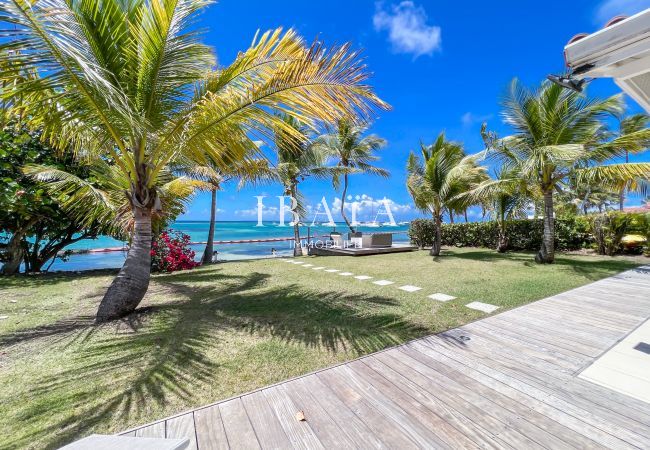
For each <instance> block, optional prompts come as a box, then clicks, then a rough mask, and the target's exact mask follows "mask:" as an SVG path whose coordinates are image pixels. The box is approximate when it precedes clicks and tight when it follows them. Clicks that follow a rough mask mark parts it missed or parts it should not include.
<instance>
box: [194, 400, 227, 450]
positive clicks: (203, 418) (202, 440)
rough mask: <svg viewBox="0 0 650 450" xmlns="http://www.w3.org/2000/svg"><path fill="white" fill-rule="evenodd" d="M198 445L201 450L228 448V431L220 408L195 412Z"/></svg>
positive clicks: (210, 407)
mask: <svg viewBox="0 0 650 450" xmlns="http://www.w3.org/2000/svg"><path fill="white" fill-rule="evenodd" d="M194 425H195V427H196V443H197V445H198V447H199V449H201V450H225V449H227V448H228V438H227V437H226V430H225V428H224V426H223V422H222V421H221V413H220V412H219V406H217V405H214V406H209V407H207V408H203V409H199V410H196V411H194Z"/></svg>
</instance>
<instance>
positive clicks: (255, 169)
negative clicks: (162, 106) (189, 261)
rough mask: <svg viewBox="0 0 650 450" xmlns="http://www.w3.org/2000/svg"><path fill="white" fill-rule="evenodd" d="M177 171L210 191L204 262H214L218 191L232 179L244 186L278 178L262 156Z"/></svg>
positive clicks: (201, 187)
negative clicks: (208, 222) (223, 165)
mask: <svg viewBox="0 0 650 450" xmlns="http://www.w3.org/2000/svg"><path fill="white" fill-rule="evenodd" d="M176 171H177V172H179V173H182V174H184V175H186V176H188V177H189V178H191V179H192V180H195V181H197V182H198V183H199V185H198V187H199V188H200V189H201V190H203V191H206V192H210V225H209V227H208V240H207V242H206V244H205V250H204V251H203V257H202V258H201V263H202V264H210V263H212V257H213V254H214V229H215V223H216V220H217V193H218V192H219V191H220V190H221V189H222V188H223V185H224V184H225V183H227V182H229V181H232V180H239V183H238V186H239V188H242V187H243V186H244V185H246V184H257V183H259V182H264V181H271V180H273V179H275V178H276V174H275V172H274V171H273V170H272V169H271V168H270V167H269V165H268V161H267V160H266V159H261V158H260V159H247V160H244V161H241V162H238V163H234V164H231V165H228V166H225V167H222V166H219V165H218V164H215V163H214V162H212V163H208V164H206V165H204V166H196V165H192V164H189V165H187V166H182V167H178V168H176Z"/></svg>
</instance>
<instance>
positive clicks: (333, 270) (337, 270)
mask: <svg viewBox="0 0 650 450" xmlns="http://www.w3.org/2000/svg"><path fill="white" fill-rule="evenodd" d="M325 272H331V273H334V272H340V270H339V269H327V270H326V271H325Z"/></svg>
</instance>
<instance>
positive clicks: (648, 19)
mask: <svg viewBox="0 0 650 450" xmlns="http://www.w3.org/2000/svg"><path fill="white" fill-rule="evenodd" d="M645 40H649V41H650V8H648V9H646V10H644V11H641V12H639V13H638V14H635V15H633V16H631V17H628V18H627V19H625V20H622V21H620V22H618V23H616V24H614V25H612V26H609V27H607V28H603V29H601V30H598V31H596V32H595V33H593V34H590V35H588V36H586V37H584V38H582V39H580V40H578V41H576V42H573V43H572V44H569V45H567V46H566V47H564V55H565V60H566V63H567V65H568V66H570V67H572V68H573V69H576V68H578V67H580V66H584V65H585V64H594V65H595V66H596V67H598V66H601V65H602V63H600V60H602V59H605V60H606V64H612V63H614V62H617V60H620V59H624V58H625V57H628V56H629V55H620V56H617V55H616V53H617V51H619V50H621V49H622V48H624V47H629V46H630V45H633V44H635V43H637V42H639V41H645ZM623 53H627V52H623Z"/></svg>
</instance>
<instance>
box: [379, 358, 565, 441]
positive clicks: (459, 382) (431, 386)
mask: <svg viewBox="0 0 650 450" xmlns="http://www.w3.org/2000/svg"><path fill="white" fill-rule="evenodd" d="M402 350H403V351H402V352H394V353H393V352H391V353H387V354H382V355H379V356H378V359H380V360H381V361H382V362H383V363H385V364H386V365H389V366H390V367H391V368H394V369H396V370H399V371H400V372H401V373H404V371H406V370H408V368H409V367H410V368H411V373H410V376H411V377H412V378H413V380H414V381H415V382H416V383H418V384H420V385H422V386H423V387H424V388H425V389H427V390H428V391H429V392H431V393H434V395H436V396H439V397H440V398H442V399H443V400H444V401H445V402H447V403H448V404H449V405H450V406H452V407H454V408H456V409H458V410H459V411H460V412H461V413H462V414H464V415H465V416H467V417H468V418H469V419H470V420H472V421H473V422H475V423H477V424H479V425H481V426H482V427H484V428H485V429H488V430H490V431H492V432H494V433H495V435H496V437H497V439H499V440H500V441H503V442H505V443H506V444H507V445H508V446H510V447H512V448H515V449H520V448H545V445H548V444H552V446H553V448H565V449H566V448H569V446H568V445H567V444H566V443H564V442H563V441H562V440H560V439H557V438H556V437H555V436H553V434H551V433H549V432H547V431H546V430H545V429H544V428H541V427H540V426H538V425H537V424H532V423H528V422H526V421H525V420H523V419H522V417H525V416H526V415H528V414H529V413H528V410H529V408H528V407H527V406H525V405H519V404H517V403H516V402H508V401H507V400H505V399H504V398H503V396H501V397H502V398H497V397H499V394H498V393H496V392H491V391H490V390H489V389H482V390H477V389H476V384H472V383H471V382H470V383H468V380H467V379H466V378H463V377H462V376H461V375H462V374H460V373H456V374H454V373H453V372H450V371H448V370H447V369H446V368H444V367H441V366H442V364H435V365H428V364H424V363H422V362H420V361H418V360H416V359H414V358H413V354H412V353H409V351H410V350H409V349H402ZM539 419H540V418H538V421H539ZM547 422H548V421H547ZM545 425H546V426H547V427H548V426H549V425H553V424H549V423H546V424H545ZM551 429H552V428H551Z"/></svg>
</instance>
